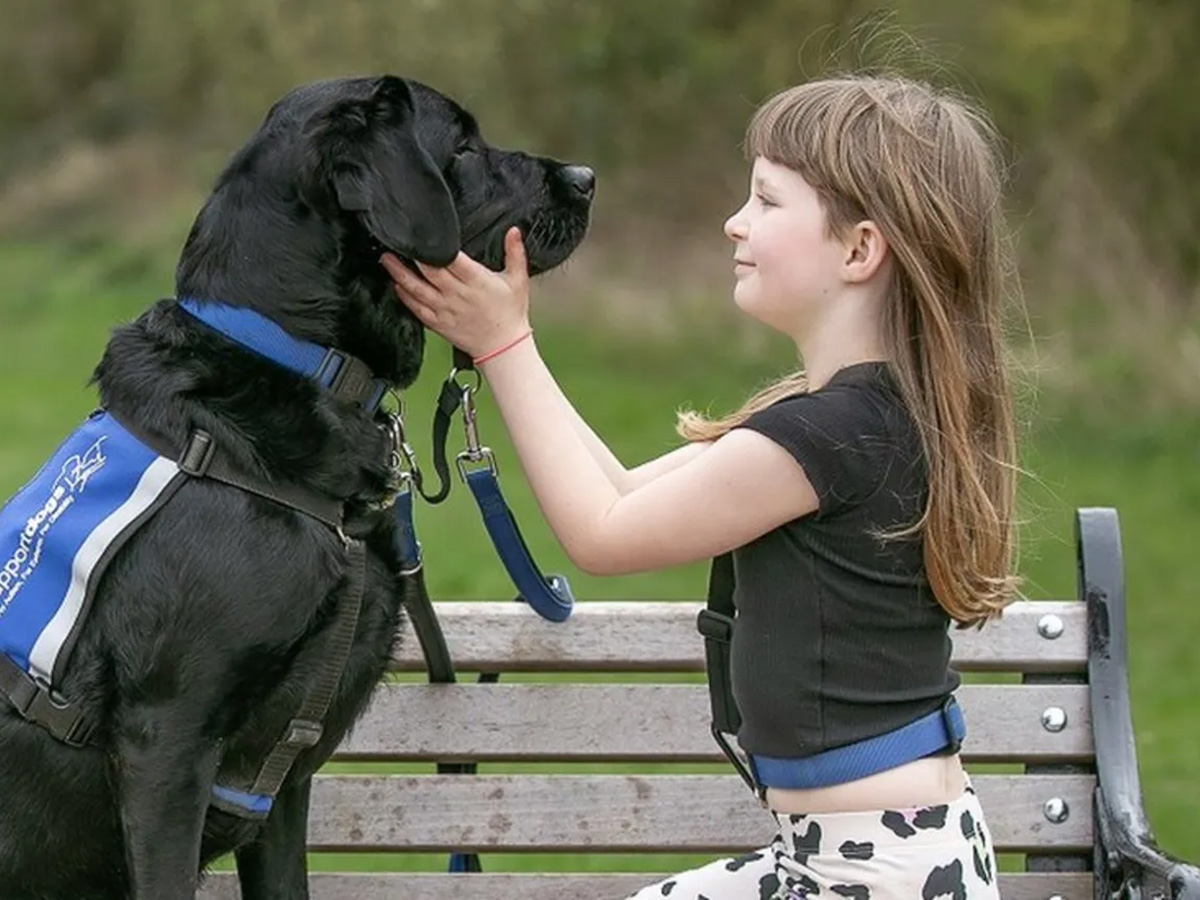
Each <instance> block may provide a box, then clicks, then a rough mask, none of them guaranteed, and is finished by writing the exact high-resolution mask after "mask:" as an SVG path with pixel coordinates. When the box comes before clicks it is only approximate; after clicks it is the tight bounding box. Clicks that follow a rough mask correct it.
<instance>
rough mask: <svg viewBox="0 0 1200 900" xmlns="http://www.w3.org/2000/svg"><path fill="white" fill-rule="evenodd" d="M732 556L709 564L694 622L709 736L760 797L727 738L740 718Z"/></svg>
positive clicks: (757, 787) (725, 556) (726, 554)
mask: <svg viewBox="0 0 1200 900" xmlns="http://www.w3.org/2000/svg"><path fill="white" fill-rule="evenodd" d="M733 589H734V573H733V554H732V553H723V554H721V555H720V556H718V557H716V558H715V559H714V560H713V561H712V566H711V567H710V569H709V573H708V602H707V604H706V606H705V608H704V609H702V610H700V615H699V616H698V617H697V619H696V628H697V630H699V632H700V634H702V635H703V636H704V667H705V669H706V670H707V673H708V698H709V703H710V706H711V708H712V725H711V729H712V736H713V739H714V740H715V741H716V742H717V746H718V747H720V748H721V752H722V753H723V754H725V758H726V759H728V760H729V762H730V763H731V764H732V765H733V768H734V769H735V770H736V771H737V773H738V775H740V776H741V777H742V780H743V781H744V782H746V784H747V785H748V786H749V788H750V790H752V791H754V793H756V794H758V795H759V798H760V799H761V798H762V797H763V790H762V789H761V788H760V786H759V785H758V784H757V783H756V780H755V778H754V775H753V773H752V772H751V771H750V767H749V766H748V765H747V763H746V762H745V761H744V760H743V759H742V757H741V756H739V755H738V753H737V751H736V750H734V748H733V744H732V742H731V741H730V740H729V735H736V734H737V733H738V729H739V728H741V726H742V716H741V713H740V712H739V711H738V708H737V702H736V701H735V700H734V699H733V681H732V678H731V675H730V667H729V645H730V641H731V640H732V638H733V627H734V619H735V618H736V617H737V611H736V609H735V608H734V604H733Z"/></svg>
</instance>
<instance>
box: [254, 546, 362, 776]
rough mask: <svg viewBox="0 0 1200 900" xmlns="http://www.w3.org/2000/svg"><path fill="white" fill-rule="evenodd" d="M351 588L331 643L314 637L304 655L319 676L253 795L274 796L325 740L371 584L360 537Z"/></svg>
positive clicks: (350, 557)
mask: <svg viewBox="0 0 1200 900" xmlns="http://www.w3.org/2000/svg"><path fill="white" fill-rule="evenodd" d="M346 550H347V571H346V586H345V588H344V589H343V590H342V591H341V592H340V594H339V596H338V600H337V612H336V613H335V615H334V621H333V624H332V625H331V626H330V632H329V639H328V641H327V642H326V641H312V642H310V643H309V645H308V646H307V647H305V648H304V650H302V651H301V653H302V654H304V653H307V654H309V655H312V656H317V657H318V658H319V659H320V662H319V664H318V667H317V679H316V681H315V682H314V683H313V685H312V687H311V688H309V690H308V693H307V694H305V696H304V699H303V701H301V703H300V709H298V710H297V711H296V715H295V716H294V717H293V718H292V720H291V721H290V722H288V724H287V728H286V729H285V730H284V732H283V735H282V736H281V737H280V738H279V740H278V741H277V742H276V744H275V746H274V747H272V748H271V752H270V753H269V754H267V758H266V759H265V760H264V761H263V764H262V768H260V769H259V770H258V776H257V777H256V778H255V779H254V785H253V787H251V788H250V793H251V794H256V795H261V796H266V797H271V798H274V797H275V795H276V794H278V793H279V789H280V787H282V786H283V781H284V779H285V778H286V777H287V774H288V772H290V771H291V769H292V764H293V763H295V761H296V757H297V756H299V755H300V753H301V752H302V751H304V750H307V749H308V748H309V747H312V746H315V745H316V743H317V742H318V741H319V740H320V739H321V735H322V731H323V729H324V726H325V714H326V713H327V712H328V711H329V704H330V703H332V702H333V697H334V694H336V693H337V688H338V684H339V683H340V682H341V680H342V671H343V670H344V669H345V668H346V661H347V660H348V659H349V658H350V650H351V648H352V647H353V646H354V632H355V631H356V630H357V629H358V617H359V611H360V610H361V609H362V600H363V591H364V589H365V587H366V575H367V573H366V568H367V549H366V545H365V544H364V543H363V542H362V541H360V540H350V541H348V543H347V547H346Z"/></svg>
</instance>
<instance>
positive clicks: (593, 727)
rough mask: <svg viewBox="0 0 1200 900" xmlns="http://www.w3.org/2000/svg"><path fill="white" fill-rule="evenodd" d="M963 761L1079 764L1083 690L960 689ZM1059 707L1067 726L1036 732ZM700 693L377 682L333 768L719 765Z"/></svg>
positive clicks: (1084, 754) (1084, 723)
mask: <svg viewBox="0 0 1200 900" xmlns="http://www.w3.org/2000/svg"><path fill="white" fill-rule="evenodd" d="M958 698H959V702H960V703H961V704H962V707H963V711H964V714H965V716H966V718H967V724H968V727H967V732H968V733H967V740H966V741H965V743H964V747H963V751H964V756H965V757H966V758H967V759H968V760H974V761H989V762H994V761H1003V760H1021V761H1037V762H1052V761H1080V760H1086V759H1090V758H1091V757H1092V756H1093V748H1092V730H1091V718H1090V712H1089V709H1088V700H1087V686H1086V685H1070V684H1066V685H963V686H962V687H961V688H960V689H959V691H958ZM1050 706H1057V707H1060V708H1061V709H1062V710H1063V711H1064V712H1066V714H1067V725H1066V727H1065V728H1064V729H1063V730H1062V731H1060V732H1057V733H1052V732H1049V731H1047V730H1046V729H1045V728H1044V727H1043V726H1042V719H1041V716H1042V711H1043V710H1044V709H1046V708H1047V707H1050ZM709 719H710V713H709V700H708V689H707V688H706V687H705V686H703V685H683V684H611V685H610V684H561V683H560V684H507V685H506V684H503V683H501V684H489V685H482V684H457V685H450V684H439V685H428V684H387V685H381V686H380V688H379V690H378V692H377V693H376V695H375V697H374V698H373V700H372V703H371V707H370V709H369V710H368V712H367V713H366V715H365V716H364V717H363V719H362V720H360V722H359V723H358V725H357V726H356V727H355V730H354V732H353V733H352V734H351V736H350V737H349V738H348V740H347V741H346V742H344V743H343V745H342V746H341V747H340V748H339V750H338V753H337V756H338V758H340V759H375V760H384V759H392V760H394V759H407V760H441V761H446V762H449V761H455V760H479V761H512V760H522V761H544V760H550V759H557V760H569V761H574V762H585V761H586V762H596V761H631V760H645V759H663V760H665V761H674V762H681V761H688V762H720V761H722V760H723V759H724V757H722V756H721V753H720V751H719V750H718V748H717V745H716V742H715V741H713V739H712V736H711V734H710V733H709Z"/></svg>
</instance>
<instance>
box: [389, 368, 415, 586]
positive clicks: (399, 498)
mask: <svg viewBox="0 0 1200 900" xmlns="http://www.w3.org/2000/svg"><path fill="white" fill-rule="evenodd" d="M388 396H389V397H391V398H392V400H394V401H395V404H396V408H395V410H393V411H390V412H388V413H387V414H386V415H387V421H386V428H387V430H388V434H389V436H390V440H391V445H392V448H391V451H390V452H389V454H388V493H389V496H390V500H389V502H387V503H385V504H384V505H385V506H392V507H393V508H394V509H395V513H396V551H397V553H399V555H400V563H401V569H400V574H401V575H414V574H416V573H417V572H419V571H421V564H422V562H421V543H420V541H418V540H417V529H416V526H415V524H414V523H413V488H414V487H415V488H416V489H417V490H420V485H421V469H420V467H419V466H418V465H417V456H416V453H415V452H414V451H413V448H412V444H410V443H409V442H408V437H407V436H406V435H405V433H404V400H403V399H402V398H401V397H400V395H399V394H397V393H396V392H395V391H389V392H388Z"/></svg>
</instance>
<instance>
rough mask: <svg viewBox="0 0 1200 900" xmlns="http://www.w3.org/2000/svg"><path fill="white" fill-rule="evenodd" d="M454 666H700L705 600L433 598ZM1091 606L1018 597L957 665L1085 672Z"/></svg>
mask: <svg viewBox="0 0 1200 900" xmlns="http://www.w3.org/2000/svg"><path fill="white" fill-rule="evenodd" d="M434 606H435V608H436V609H437V613H438V618H439V619H440V620H441V623H442V628H443V630H444V631H445V633H446V640H447V643H448V645H449V647H450V653H451V656H452V657H453V659H454V662H455V665H456V666H457V667H458V668H460V669H463V670H468V671H501V672H503V671H514V670H524V671H564V670H593V671H620V672H637V671H644V672H681V671H687V672H700V671H703V670H704V644H703V641H702V640H701V638H700V636H699V634H697V632H696V613H697V612H699V610H700V608H701V607H700V604H697V603H692V602H683V601H680V602H674V603H664V602H660V601H654V602H652V601H645V602H643V601H615V602H594V601H587V602H583V603H579V604H578V605H576V607H575V613H574V615H572V617H571V618H570V619H569V620H568V621H566V622H563V623H561V624H552V623H548V622H544V621H542V620H541V619H540V618H538V616H537V615H535V614H534V613H533V612H531V611H530V610H529V609H528V608H526V607H525V606H524V604H519V603H513V602H511V601H509V602H444V603H436V604H434ZM1047 614H1054V615H1057V616H1058V617H1059V618H1060V619H1061V620H1062V622H1063V625H1064V629H1063V632H1062V635H1061V636H1060V637H1058V638H1057V639H1055V640H1047V639H1046V638H1043V637H1041V636H1040V635H1039V634H1038V630H1037V623H1038V621H1039V620H1040V619H1041V618H1042V616H1044V615H1047ZM1086 615H1087V613H1086V610H1085V608H1084V604H1082V603H1078V602H1074V601H1066V602H1059V601H1041V600H1038V601H1020V602H1018V603H1014V604H1012V605H1011V606H1010V607H1009V608H1008V609H1007V610H1006V611H1005V614H1004V617H1003V618H1002V619H1001V620H1000V621H999V622H993V623H991V624H989V625H987V626H986V627H985V628H984V629H983V630H982V631H974V630H971V631H958V630H956V629H951V632H950V633H951V637H952V638H953V640H954V656H953V660H954V663H955V665H956V666H957V667H958V668H959V669H960V670H961V671H964V672H966V671H977V672H983V671H992V672H994V671H1019V672H1079V671H1083V669H1084V668H1085V664H1086V661H1087V629H1086ZM405 637H406V638H407V639H406V640H404V641H402V642H401V643H402V647H401V649H400V651H399V655H398V657H397V659H395V660H394V661H393V665H394V667H395V668H396V669H398V670H402V671H423V670H424V668H425V663H424V661H423V659H422V657H421V649H420V646H419V645H418V643H417V640H416V637H415V635H414V634H413V633H412V628H411V626H410V625H409V626H406V634H405Z"/></svg>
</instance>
